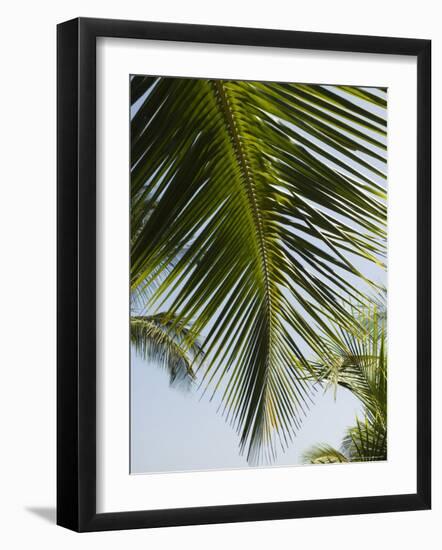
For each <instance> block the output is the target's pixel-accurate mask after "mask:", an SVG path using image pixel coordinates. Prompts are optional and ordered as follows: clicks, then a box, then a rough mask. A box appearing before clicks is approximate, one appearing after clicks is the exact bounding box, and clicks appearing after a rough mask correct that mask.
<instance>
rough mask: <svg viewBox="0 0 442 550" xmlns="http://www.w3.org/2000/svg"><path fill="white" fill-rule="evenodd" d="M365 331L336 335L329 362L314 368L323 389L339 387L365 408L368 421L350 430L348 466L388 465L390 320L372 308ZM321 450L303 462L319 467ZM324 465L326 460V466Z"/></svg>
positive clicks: (363, 318)
mask: <svg viewBox="0 0 442 550" xmlns="http://www.w3.org/2000/svg"><path fill="white" fill-rule="evenodd" d="M359 321H360V323H359V324H360V327H361V328H359V329H358V330H357V331H356V332H347V331H345V330H342V329H337V330H336V334H335V337H334V338H333V339H332V340H330V339H328V338H327V337H326V336H324V344H325V346H326V347H327V348H328V351H327V354H326V359H325V361H321V360H319V361H318V362H316V363H314V365H313V370H314V372H315V377H316V379H317V380H318V381H319V382H320V383H324V382H325V383H327V384H329V385H331V386H337V385H340V386H342V387H343V388H346V389H347V390H350V391H351V392H352V393H353V394H354V395H355V396H356V397H357V398H358V399H359V400H360V402H361V403H362V405H363V406H364V417H363V419H359V418H357V419H356V425H355V426H353V427H351V428H349V429H348V430H347V433H346V435H345V438H344V440H343V443H342V447H341V451H336V452H341V453H342V454H343V456H344V457H346V458H347V460H348V461H365V462H366V461H374V460H386V459H387V356H386V314H385V307H383V306H382V305H381V307H380V310H379V306H378V305H371V306H367V308H366V309H365V310H363V312H362V313H360V314H359ZM325 447H327V448H328V449H329V451H330V453H328V454H330V455H332V454H333V453H332V452H331V447H328V446H324V445H320V446H319V447H314V448H313V449H311V450H309V451H308V452H307V453H306V454H305V455H304V461H305V462H310V463H312V464H316V463H318V460H317V459H318V456H319V455H321V456H322V454H323V455H324V456H326V455H327V454H326V453H325V452H324V453H322V454H321V451H320V449H324V448H325ZM323 462H325V459H324V460H323Z"/></svg>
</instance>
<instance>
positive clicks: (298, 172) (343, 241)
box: [131, 76, 386, 463]
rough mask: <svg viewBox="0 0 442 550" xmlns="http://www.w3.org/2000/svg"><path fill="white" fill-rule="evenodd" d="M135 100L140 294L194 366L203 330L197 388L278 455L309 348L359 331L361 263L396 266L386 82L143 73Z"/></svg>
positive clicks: (136, 288)
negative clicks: (389, 253) (336, 332)
mask: <svg viewBox="0 0 442 550" xmlns="http://www.w3.org/2000/svg"><path fill="white" fill-rule="evenodd" d="M131 101H132V120H131V232H132V236H131V238H132V246H131V288H132V291H133V292H140V293H143V292H144V291H146V289H148V290H149V292H148V294H149V299H148V300H147V301H146V303H145V310H146V311H148V312H149V314H156V313H158V312H161V315H162V321H161V330H163V329H164V327H167V331H166V333H167V334H174V336H173V339H174V340H175V342H176V341H177V339H178V340H179V346H180V349H181V350H182V351H183V352H184V353H185V354H187V353H188V352H190V351H191V350H193V351H196V355H195V356H194V357H193V358H194V359H195V360H196V361H197V362H198V359H199V358H200V355H199V353H198V351H197V350H195V349H194V345H195V342H196V338H197V337H199V338H200V340H201V345H200V346H199V349H200V350H204V352H205V358H204V361H203V362H202V363H201V364H200V366H199V368H197V370H199V371H200V376H199V378H200V383H201V384H203V385H204V389H205V390H207V389H209V390H210V391H211V392H212V394H215V393H217V394H219V396H220V398H221V399H222V402H223V411H224V413H225V414H226V418H227V419H228V420H229V421H230V422H231V423H232V425H234V426H235V427H236V429H237V430H238V432H239V434H240V449H241V452H243V451H246V452H247V457H248V460H249V461H250V462H253V463H256V462H260V461H271V460H273V459H274V458H275V456H276V451H277V448H282V449H285V448H286V447H287V445H288V444H289V442H290V441H291V439H292V437H293V435H294V434H295V432H296V430H297V428H298V427H299V424H300V421H301V418H302V416H303V415H304V414H305V411H306V409H307V407H308V405H309V402H310V400H311V386H310V384H309V383H308V382H306V373H308V372H310V369H311V367H310V363H309V361H308V358H307V357H306V355H307V354H308V353H310V351H312V352H316V353H319V352H320V351H321V350H322V348H323V343H322V333H324V334H330V332H331V328H330V327H331V326H332V325H333V324H337V325H338V326H340V327H343V328H345V329H348V330H353V329H355V327H357V325H358V322H357V321H356V320H355V318H354V316H353V315H351V314H350V313H349V311H348V308H346V307H345V303H346V302H349V301H353V303H355V304H358V303H359V304H361V303H363V301H364V292H363V290H362V283H364V284H365V283H367V285H368V284H370V282H369V281H367V279H366V278H365V277H364V275H363V274H362V273H361V271H360V269H358V267H357V265H358V262H357V261H355V258H362V259H363V260H364V261H367V262H372V263H376V264H378V265H380V266H383V258H384V256H385V246H386V242H385V237H386V236H385V224H386V202H385V199H386V194H385V189H384V184H383V180H385V177H386V176H385V150H386V145H385V136H386V117H385V107H386V99H385V91H384V90H380V89H376V90H372V91H369V90H366V89H363V88H357V87H349V86H335V87H328V86H320V85H307V84H288V83H268V82H245V81H241V82H240V81H224V80H199V79H180V78H162V77H145V76H136V77H133V78H132V80H131ZM369 106H370V107H369ZM358 281H359V283H358ZM361 282H362V283H361ZM360 283H361V284H360ZM338 294H340V295H341V296H342V300H339V299H337V295H338ZM136 322H138V321H136ZM138 329H139V327H138V328H136V330H138ZM137 334H138V336H137V337H136V338H133V341H134V343H135V344H136V345H138V346H139V347H140V346H141V347H142V346H143V345H144V346H145V342H146V340H143V339H142V338H141V337H140V334H141V333H140V331H138V332H137ZM142 334H144V335H146V334H149V332H148V331H147V330H146V331H144V332H143V333H142ZM143 342H144V343H143ZM158 349H159V348H158ZM293 358H295V360H293ZM192 368H193V367H192Z"/></svg>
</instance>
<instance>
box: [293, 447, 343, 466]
mask: <svg viewBox="0 0 442 550" xmlns="http://www.w3.org/2000/svg"><path fill="white" fill-rule="evenodd" d="M302 461H303V462H305V463H310V464H336V463H345V462H349V460H348V458H347V457H346V456H345V455H344V454H343V453H341V452H340V451H338V450H337V449H334V448H333V447H331V446H330V445H317V446H316V447H312V448H311V449H309V450H308V451H307V452H306V453H304V455H303V457H302Z"/></svg>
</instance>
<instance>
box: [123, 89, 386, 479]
mask: <svg viewBox="0 0 442 550" xmlns="http://www.w3.org/2000/svg"><path fill="white" fill-rule="evenodd" d="M334 91H336V89H335V88H334ZM371 91H373V90H371ZM343 95H345V94H343ZM353 100H354V99H353ZM141 101H142V98H141ZM355 101H356V103H361V104H362V102H359V101H358V100H355ZM137 107H138V105H137V106H135V107H134V108H133V109H132V111H131V115H132V116H133V115H134V114H135V112H136V111H137V110H138V109H137ZM364 107H365V108H367V103H365V102H364ZM371 109H372V110H373V112H375V113H376V114H383V113H381V112H380V110H379V108H377V107H374V106H372V107H371ZM298 131H299V130H298ZM377 137H378V138H379V136H377ZM361 157H362V155H361ZM321 160H324V159H321ZM328 164H331V163H329V162H328ZM358 169H360V167H359V166H358ZM367 175H369V176H370V177H372V178H373V179H374V180H376V181H377V182H378V183H382V184H384V182H382V181H380V180H379V179H378V178H376V177H375V176H374V175H373V174H371V173H370V174H368V173H367ZM352 260H353V261H354V262H355V263H356V264H357V266H358V268H359V269H360V270H361V271H362V272H363V273H364V274H365V275H366V276H367V277H368V278H371V279H372V280H375V281H376V282H378V283H381V284H383V285H385V286H386V273H385V272H384V271H383V270H382V269H380V268H378V267H376V266H374V265H373V264H371V263H369V262H366V261H363V260H361V259H359V258H352ZM354 282H357V281H354ZM359 286H361V285H360V284H359ZM218 405H219V402H218V401H214V402H210V401H209V398H208V396H204V397H203V398H201V391H190V392H183V391H180V390H179V389H176V388H171V387H170V385H169V376H168V373H167V372H166V371H164V370H161V368H160V367H159V366H157V365H154V364H149V363H148V362H146V361H145V360H143V359H141V358H140V357H139V356H137V354H136V352H135V350H133V349H132V350H131V443H130V445H131V448H130V451H131V473H153V472H168V471H169V472H170V471H186V470H187V471H188V470H208V469H231V468H248V467H249V466H248V464H247V461H246V459H245V457H243V456H240V455H239V436H238V435H237V434H236V432H235V431H234V430H233V429H232V428H231V427H230V426H229V425H228V424H227V423H226V422H225V420H224V418H223V416H222V415H221V414H220V413H218V412H217V406H218ZM361 413H362V409H361V406H360V403H359V402H358V400H357V399H356V398H355V397H354V396H353V395H352V394H351V392H349V391H348V390H345V389H341V388H339V389H338V391H337V394H336V400H335V396H334V393H333V391H328V392H326V393H324V392H323V391H322V390H321V389H320V390H319V391H318V392H317V393H316V396H315V398H314V404H313V405H312V406H311V408H310V411H309V413H308V415H307V416H306V417H305V418H304V420H303V423H302V426H301V429H300V430H299V431H298V433H297V436H296V438H295V440H294V442H293V444H292V445H291V446H290V448H289V449H288V450H287V451H286V452H285V453H282V452H280V453H279V455H278V459H277V460H276V461H275V462H274V464H273V466H288V465H296V464H300V463H301V457H302V454H303V453H304V452H305V451H306V450H307V449H308V448H309V447H311V446H312V445H314V444H318V443H328V444H331V445H333V446H335V447H339V446H340V443H341V441H342V437H343V435H344V434H345V431H346V429H347V428H348V427H349V426H351V425H353V424H354V422H355V417H356V415H357V414H361Z"/></svg>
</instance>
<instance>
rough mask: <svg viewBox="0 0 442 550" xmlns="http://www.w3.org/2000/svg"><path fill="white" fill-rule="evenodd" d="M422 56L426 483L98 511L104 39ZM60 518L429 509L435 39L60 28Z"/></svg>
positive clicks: (420, 394)
mask: <svg viewBox="0 0 442 550" xmlns="http://www.w3.org/2000/svg"><path fill="white" fill-rule="evenodd" d="M97 37H118V38H133V39H153V40H167V41H182V42H197V43H207V44H229V45H247V46H268V47H273V48H278V47H284V48H302V49H310V50H324V51H340V52H343V51H344V52H357V53H377V54H396V55H404V56H415V57H416V58H417V114H418V115H417V136H416V147H417V174H416V178H417V180H416V181H417V327H418V328H417V357H416V368H417V394H416V399H417V434H416V437H417V472H416V475H417V491H416V493H415V494H397V495H384V496H373V497H360V498H336V499H325V500H309V501H293V502H272V503H260V504H242V505H227V506H209V507H198V508H180V509H167V510H140V511H134V512H117V513H97V512H96V473H97V471H96V252H97V250H96V242H95V234H96V39H97ZM57 46H58V60H57V70H58V77H57V93H58V101H57V118H58V123H57V138H58V148H57V159H58V168H57V179H58V200H57V208H58V241H57V254H58V261H57V280H58V289H57V326H58V336H57V348H58V350H57V438H58V441H57V523H58V524H59V525H61V526H64V527H67V528H69V529H72V530H75V531H103V530H111V529H132V528H145V527H164V526H175V525H195V524H208V523H224V522H242V521H257V520H274V519H285V518H302V517H318V516H327V515H346V514H367V513H375V512H376V513H378V512H395V511H406V510H424V509H429V508H430V506H431V481H430V479H431V418H430V410H431V374H430V350H431V342H430V338H431V336H430V334H431V330H430V322H431V314H430V292H431V291H430V282H431V281H430V277H431V272H430V267H431V264H430V262H431V260H430V245H431V243H430V225H431V219H430V214H431V206H430V200H431V197H430V163H431V157H430V155H431V141H430V140H431V126H430V125H431V107H430V101H431V76H430V75H431V41H429V40H418V39H409V38H386V37H375V36H353V35H338V34H324V33H313V32H295V31H285V30H264V29H253V28H233V27H217V26H202V25H188V24H172V23H158V22H139V21H121V20H107V19H89V18H79V19H74V20H71V21H67V22H64V23H61V24H60V25H58V28H57Z"/></svg>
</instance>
